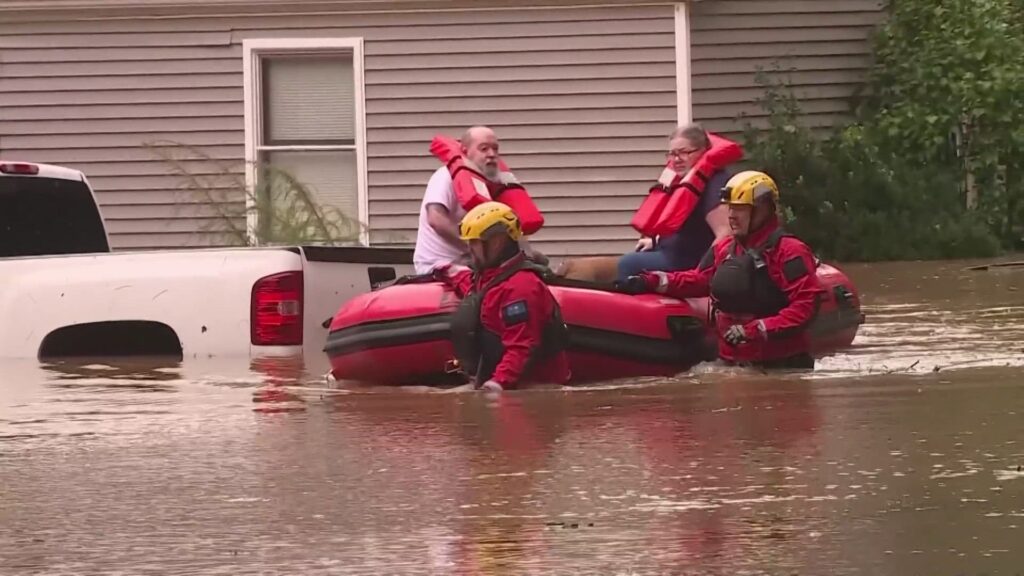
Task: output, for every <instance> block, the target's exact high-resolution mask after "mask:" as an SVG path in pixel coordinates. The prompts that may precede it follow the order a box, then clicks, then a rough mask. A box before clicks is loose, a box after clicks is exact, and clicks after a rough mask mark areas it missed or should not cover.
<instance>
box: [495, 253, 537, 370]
mask: <svg viewBox="0 0 1024 576" xmlns="http://www.w3.org/2000/svg"><path fill="white" fill-rule="evenodd" d="M492 291H494V292H495V294H494V300H493V308H492V306H490V305H489V306H488V308H489V310H488V312H489V314H488V315H489V316H491V317H492V318H497V322H498V324H499V325H500V331H499V334H501V343H502V345H503V346H504V348H505V354H504V356H502V357H501V361H499V362H498V365H497V367H495V369H494V375H493V376H491V379H492V380H494V381H495V382H497V383H499V384H501V385H502V387H504V388H513V387H515V385H516V384H517V383H518V382H519V380H520V378H522V377H523V373H524V372H525V371H526V369H527V367H528V366H527V362H528V361H529V359H530V355H531V354H532V353H533V351H534V350H535V349H537V348H538V347H539V346H540V345H541V340H542V338H543V335H544V325H545V324H546V323H547V321H548V316H549V315H550V303H549V302H548V298H549V297H550V296H549V293H548V290H547V287H546V286H544V283H543V282H541V280H540V279H539V278H537V277H536V276H535V275H534V274H532V273H528V272H520V273H518V274H516V275H515V276H512V277H511V278H509V279H508V280H506V281H505V282H504V283H503V284H502V285H501V286H498V287H495V288H492ZM488 304H491V303H490V302H489V303H488Z"/></svg>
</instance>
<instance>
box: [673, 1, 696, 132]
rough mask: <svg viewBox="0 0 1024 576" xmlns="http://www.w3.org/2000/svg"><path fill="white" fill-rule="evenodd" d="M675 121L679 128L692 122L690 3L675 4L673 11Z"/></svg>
mask: <svg viewBox="0 0 1024 576" xmlns="http://www.w3.org/2000/svg"><path fill="white" fill-rule="evenodd" d="M675 37H676V42H675V48H676V119H677V121H678V122H679V125H680V126H683V125H685V124H689V123H690V122H692V121H693V94H692V92H691V90H692V81H691V78H690V73H691V72H690V3H689V2H677V3H676V10H675Z"/></svg>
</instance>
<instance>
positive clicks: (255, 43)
mask: <svg viewBox="0 0 1024 576" xmlns="http://www.w3.org/2000/svg"><path fill="white" fill-rule="evenodd" d="M331 53H351V54H352V73H353V75H354V78H353V87H354V95H355V137H356V138H355V140H356V141H355V145H354V146H261V145H260V144H259V142H260V140H261V139H262V137H263V136H262V135H263V118H262V114H263V106H262V90H261V87H260V82H261V78H262V74H261V72H260V70H261V67H260V62H261V58H262V57H264V56H301V55H303V54H317V55H324V54H326V55H329V54H331ZM242 66H243V68H242V81H243V98H244V101H245V187H246V190H247V191H248V194H246V199H245V203H246V214H247V218H246V231H247V233H248V236H249V240H250V242H251V243H255V240H256V226H257V222H256V220H257V218H256V214H255V212H254V210H253V209H252V208H253V206H252V195H253V192H254V190H255V189H256V165H257V160H258V156H259V153H260V152H264V151H277V150H295V151H314V150H354V151H355V153H356V194H357V196H358V204H359V206H358V216H357V217H358V218H359V225H360V229H361V231H360V234H359V243H360V244H361V245H363V246H369V244H370V231H369V229H368V228H369V214H370V207H369V204H370V201H369V196H368V192H367V183H366V179H367V175H366V101H365V99H366V94H365V92H366V91H365V86H364V77H365V76H364V65H363V39H362V38H249V39H245V40H243V41H242Z"/></svg>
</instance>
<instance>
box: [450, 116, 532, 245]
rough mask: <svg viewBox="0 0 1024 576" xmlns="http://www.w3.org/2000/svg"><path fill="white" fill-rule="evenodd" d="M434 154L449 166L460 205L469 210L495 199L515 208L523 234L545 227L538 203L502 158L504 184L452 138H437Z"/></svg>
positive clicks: (499, 165)
mask: <svg viewBox="0 0 1024 576" xmlns="http://www.w3.org/2000/svg"><path fill="white" fill-rule="evenodd" d="M430 153H431V154H433V155H434V157H436V158H437V159H438V160H440V161H441V162H443V163H444V165H445V166H447V167H448V172H449V173H450V174H451V176H452V185H453V187H454V189H455V196H456V197H457V198H458V199H459V204H460V205H461V206H462V207H463V208H465V209H466V210H467V211H469V210H472V209H473V208H474V207H475V206H477V205H478V204H483V203H484V202H489V201H491V200H495V201H498V202H501V203H502V204H505V205H506V206H508V207H509V208H511V209H512V210H513V211H514V212H515V213H516V216H518V217H519V223H520V225H521V226H522V228H523V234H526V235H530V234H533V233H534V232H536V231H538V230H540V228H541V226H543V225H544V216H543V215H541V213H540V210H539V209H538V208H537V205H536V204H534V202H533V199H532V198H530V194H529V193H527V191H526V188H525V187H524V186H523V185H522V184H521V183H520V182H519V180H517V179H516V177H515V175H513V174H512V172H511V171H509V168H508V165H506V164H505V161H504V160H502V159H500V158H499V159H498V169H499V170H500V171H501V173H500V180H501V181H500V182H494V181H492V180H490V179H488V178H487V177H485V176H484V175H483V174H482V173H481V172H480V170H479V168H478V167H476V166H474V165H473V163H472V162H470V161H469V159H468V158H466V157H465V156H464V155H463V154H462V145H461V144H460V143H459V141H458V140H455V139H454V138H450V137H448V136H434V139H433V140H432V141H431V142H430Z"/></svg>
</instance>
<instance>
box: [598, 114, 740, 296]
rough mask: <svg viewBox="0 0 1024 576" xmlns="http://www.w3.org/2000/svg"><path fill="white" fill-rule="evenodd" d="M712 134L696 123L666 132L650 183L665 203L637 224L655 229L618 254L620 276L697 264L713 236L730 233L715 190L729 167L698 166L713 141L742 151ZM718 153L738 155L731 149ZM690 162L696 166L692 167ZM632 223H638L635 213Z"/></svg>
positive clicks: (735, 156)
mask: <svg viewBox="0 0 1024 576" xmlns="http://www.w3.org/2000/svg"><path fill="white" fill-rule="evenodd" d="M714 139H715V142H714V143H713V142H712V137H711V136H709V135H708V133H707V132H706V131H705V130H704V128H702V127H701V126H700V125H699V124H688V125H686V126H681V127H679V128H677V129H676V130H675V131H674V132H673V133H672V135H671V136H670V137H669V151H668V154H667V155H666V156H667V158H668V165H667V166H666V171H665V173H664V174H663V177H662V181H660V182H659V184H656V185H655V187H654V188H652V193H653V192H654V191H658V192H660V193H661V194H663V195H664V196H665V200H666V204H667V205H666V206H664V207H662V208H661V209H660V210H658V211H657V214H656V216H655V217H654V218H652V219H650V221H649V223H646V224H647V225H643V226H639V228H641V229H643V230H648V231H651V232H655V233H651V234H644V235H643V236H642V237H641V238H640V240H639V241H638V242H637V245H636V250H635V251H634V252H631V253H629V254H626V255H624V256H622V257H621V258H620V259H619V262H618V278H619V280H625V279H626V278H628V277H629V276H633V275H636V274H639V273H641V272H643V271H655V270H660V271H665V272H672V271H676V270H689V269H691V268H696V267H697V264H698V263H699V262H700V259H701V257H702V256H704V253H705V252H707V251H708V249H709V248H710V247H711V244H712V242H714V241H715V239H717V238H721V237H724V236H728V235H729V233H730V231H729V218H728V210H727V208H726V207H725V206H724V205H722V204H720V198H719V191H720V190H721V189H722V187H724V186H725V183H726V182H728V181H729V178H730V176H732V174H733V172H734V171H732V170H730V169H729V167H728V166H725V167H724V168H718V169H712V170H711V173H710V174H705V173H704V172H705V171H707V168H706V167H704V166H698V162H699V161H700V160H701V158H703V157H704V156H705V155H706V154H708V152H709V151H711V149H712V147H713V146H725V147H731V149H732V150H734V151H735V154H738V155H742V152H741V151H740V150H739V147H738V146H737V145H736V144H735V143H733V142H730V141H728V140H725V139H723V138H720V137H717V136H715V137H714ZM722 157H724V158H735V159H737V160H738V156H737V155H734V154H722ZM733 161H735V160H733ZM702 164H709V163H708V162H704V163H702ZM695 166H698V169H697V170H693V171H692V172H691V169H693V168H694V167H695ZM705 191H707V193H705ZM633 225H634V227H637V222H636V219H634V222H633Z"/></svg>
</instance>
